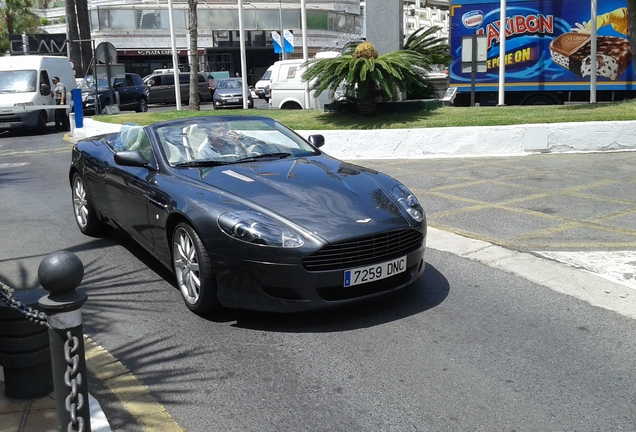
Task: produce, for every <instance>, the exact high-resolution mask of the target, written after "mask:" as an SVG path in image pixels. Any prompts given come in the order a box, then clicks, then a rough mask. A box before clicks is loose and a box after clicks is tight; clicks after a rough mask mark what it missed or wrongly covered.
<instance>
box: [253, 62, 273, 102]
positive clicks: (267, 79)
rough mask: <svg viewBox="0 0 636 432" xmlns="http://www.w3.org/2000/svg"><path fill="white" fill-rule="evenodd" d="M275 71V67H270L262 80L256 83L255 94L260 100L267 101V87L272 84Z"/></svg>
mask: <svg viewBox="0 0 636 432" xmlns="http://www.w3.org/2000/svg"><path fill="white" fill-rule="evenodd" d="M273 69H274V66H270V67H269V69H267V70H266V71H265V73H264V74H263V76H262V77H261V79H259V80H258V81H256V84H254V93H256V96H257V97H258V98H259V99H265V86H268V85H269V84H270V83H271V82H272V81H271V77H272V70H273Z"/></svg>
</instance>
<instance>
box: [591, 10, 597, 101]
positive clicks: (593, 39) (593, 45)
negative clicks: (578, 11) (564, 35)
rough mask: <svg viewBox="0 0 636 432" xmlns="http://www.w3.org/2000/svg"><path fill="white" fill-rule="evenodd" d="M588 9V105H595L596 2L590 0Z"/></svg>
mask: <svg viewBox="0 0 636 432" xmlns="http://www.w3.org/2000/svg"><path fill="white" fill-rule="evenodd" d="M590 7H591V9H592V16H591V19H590V45H591V46H590V59H591V60H592V65H591V66H592V71H591V73H590V103H596V74H597V64H598V59H597V58H596V57H597V51H598V46H597V40H596V26H597V25H598V24H597V15H598V13H597V9H596V0H591V4H590Z"/></svg>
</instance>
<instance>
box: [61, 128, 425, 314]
mask: <svg viewBox="0 0 636 432" xmlns="http://www.w3.org/2000/svg"><path fill="white" fill-rule="evenodd" d="M323 144H324V137H323V136H322V135H312V136H310V137H309V138H308V140H305V139H304V138H302V137H301V136H299V135H298V134H296V133H295V132H294V131H292V130H290V129H289V128H287V127H285V126H284V125H282V124H280V123H278V122H277V121H275V120H272V119H270V118H267V117H243V116H223V117H196V118H189V119H180V120H171V121H165V122H160V123H155V124H151V125H149V126H145V127H141V126H139V125H134V124H125V125H123V126H122V128H121V130H120V131H119V132H118V133H111V134H105V135H100V136H96V137H92V138H89V139H85V140H83V141H80V142H78V143H77V144H75V146H74V147H73V154H72V162H71V167H70V171H69V181H70V185H71V190H72V198H73V210H74V215H75V220H76V222H77V225H78V227H79V229H80V231H82V232H83V233H84V234H87V235H95V234H98V233H99V232H100V231H103V230H105V229H106V228H108V227H110V226H114V227H119V228H121V229H123V230H124V231H126V232H127V233H128V234H129V235H130V236H132V237H133V238H134V239H135V240H136V241H137V242H139V243H140V244H141V245H142V246H143V247H144V248H145V249H147V250H148V251H149V252H150V253H151V254H152V255H154V256H155V257H156V258H157V259H158V260H159V261H160V262H161V263H163V264H164V265H166V266H167V267H168V268H170V269H171V270H172V271H173V272H174V275H175V278H176V286H177V287H178V288H179V290H180V292H181V295H182V297H183V299H184V301H185V304H186V306H187V307H188V308H189V309H190V310H192V311H193V312H195V313H197V314H206V313H209V312H212V311H214V310H216V309H218V308H220V307H230V308H242V309H255V310H266V311H277V312H300V311H306V310H312V309H320V308H330V307H337V306H340V305H345V304H348V303H352V302H357V301H362V300H369V299H373V298H377V297H380V296H382V295H386V294H389V293H392V292H395V291H398V290H400V289H403V288H406V287H408V286H410V285H412V284H413V283H414V282H415V281H416V280H417V279H418V278H419V277H420V276H422V274H423V273H424V268H425V262H424V250H425V245H426V216H425V213H424V210H423V209H422V206H421V205H420V202H419V201H418V199H417V198H416V197H415V196H414V195H413V194H412V193H411V192H410V191H409V190H408V189H407V188H406V187H405V186H404V185H402V184H400V183H399V182H398V181H396V180H394V179H393V178H391V177H389V176H387V175H384V174H381V173H379V172H376V171H373V170H370V169H366V168H362V167H360V166H356V165H352V164H350V163H346V162H342V161H340V160H337V159H335V158H333V157H330V156H328V155H327V154H325V153H324V152H322V151H321V150H320V149H319V148H320V147H321V146H322V145H323Z"/></svg>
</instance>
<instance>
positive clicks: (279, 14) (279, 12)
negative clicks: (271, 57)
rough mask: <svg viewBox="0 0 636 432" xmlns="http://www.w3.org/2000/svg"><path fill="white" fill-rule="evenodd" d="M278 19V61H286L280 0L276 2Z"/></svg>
mask: <svg viewBox="0 0 636 432" xmlns="http://www.w3.org/2000/svg"><path fill="white" fill-rule="evenodd" d="M278 17H279V21H280V59H281V60H286V59H287V57H286V54H285V30H284V27H283V5H282V3H281V0H278Z"/></svg>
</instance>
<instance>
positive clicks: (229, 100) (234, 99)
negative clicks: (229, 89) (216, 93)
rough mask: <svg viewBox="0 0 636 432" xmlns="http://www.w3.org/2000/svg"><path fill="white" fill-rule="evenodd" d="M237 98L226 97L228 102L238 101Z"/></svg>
mask: <svg viewBox="0 0 636 432" xmlns="http://www.w3.org/2000/svg"><path fill="white" fill-rule="evenodd" d="M238 101H239V100H238V98H230V99H228V102H238Z"/></svg>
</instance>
